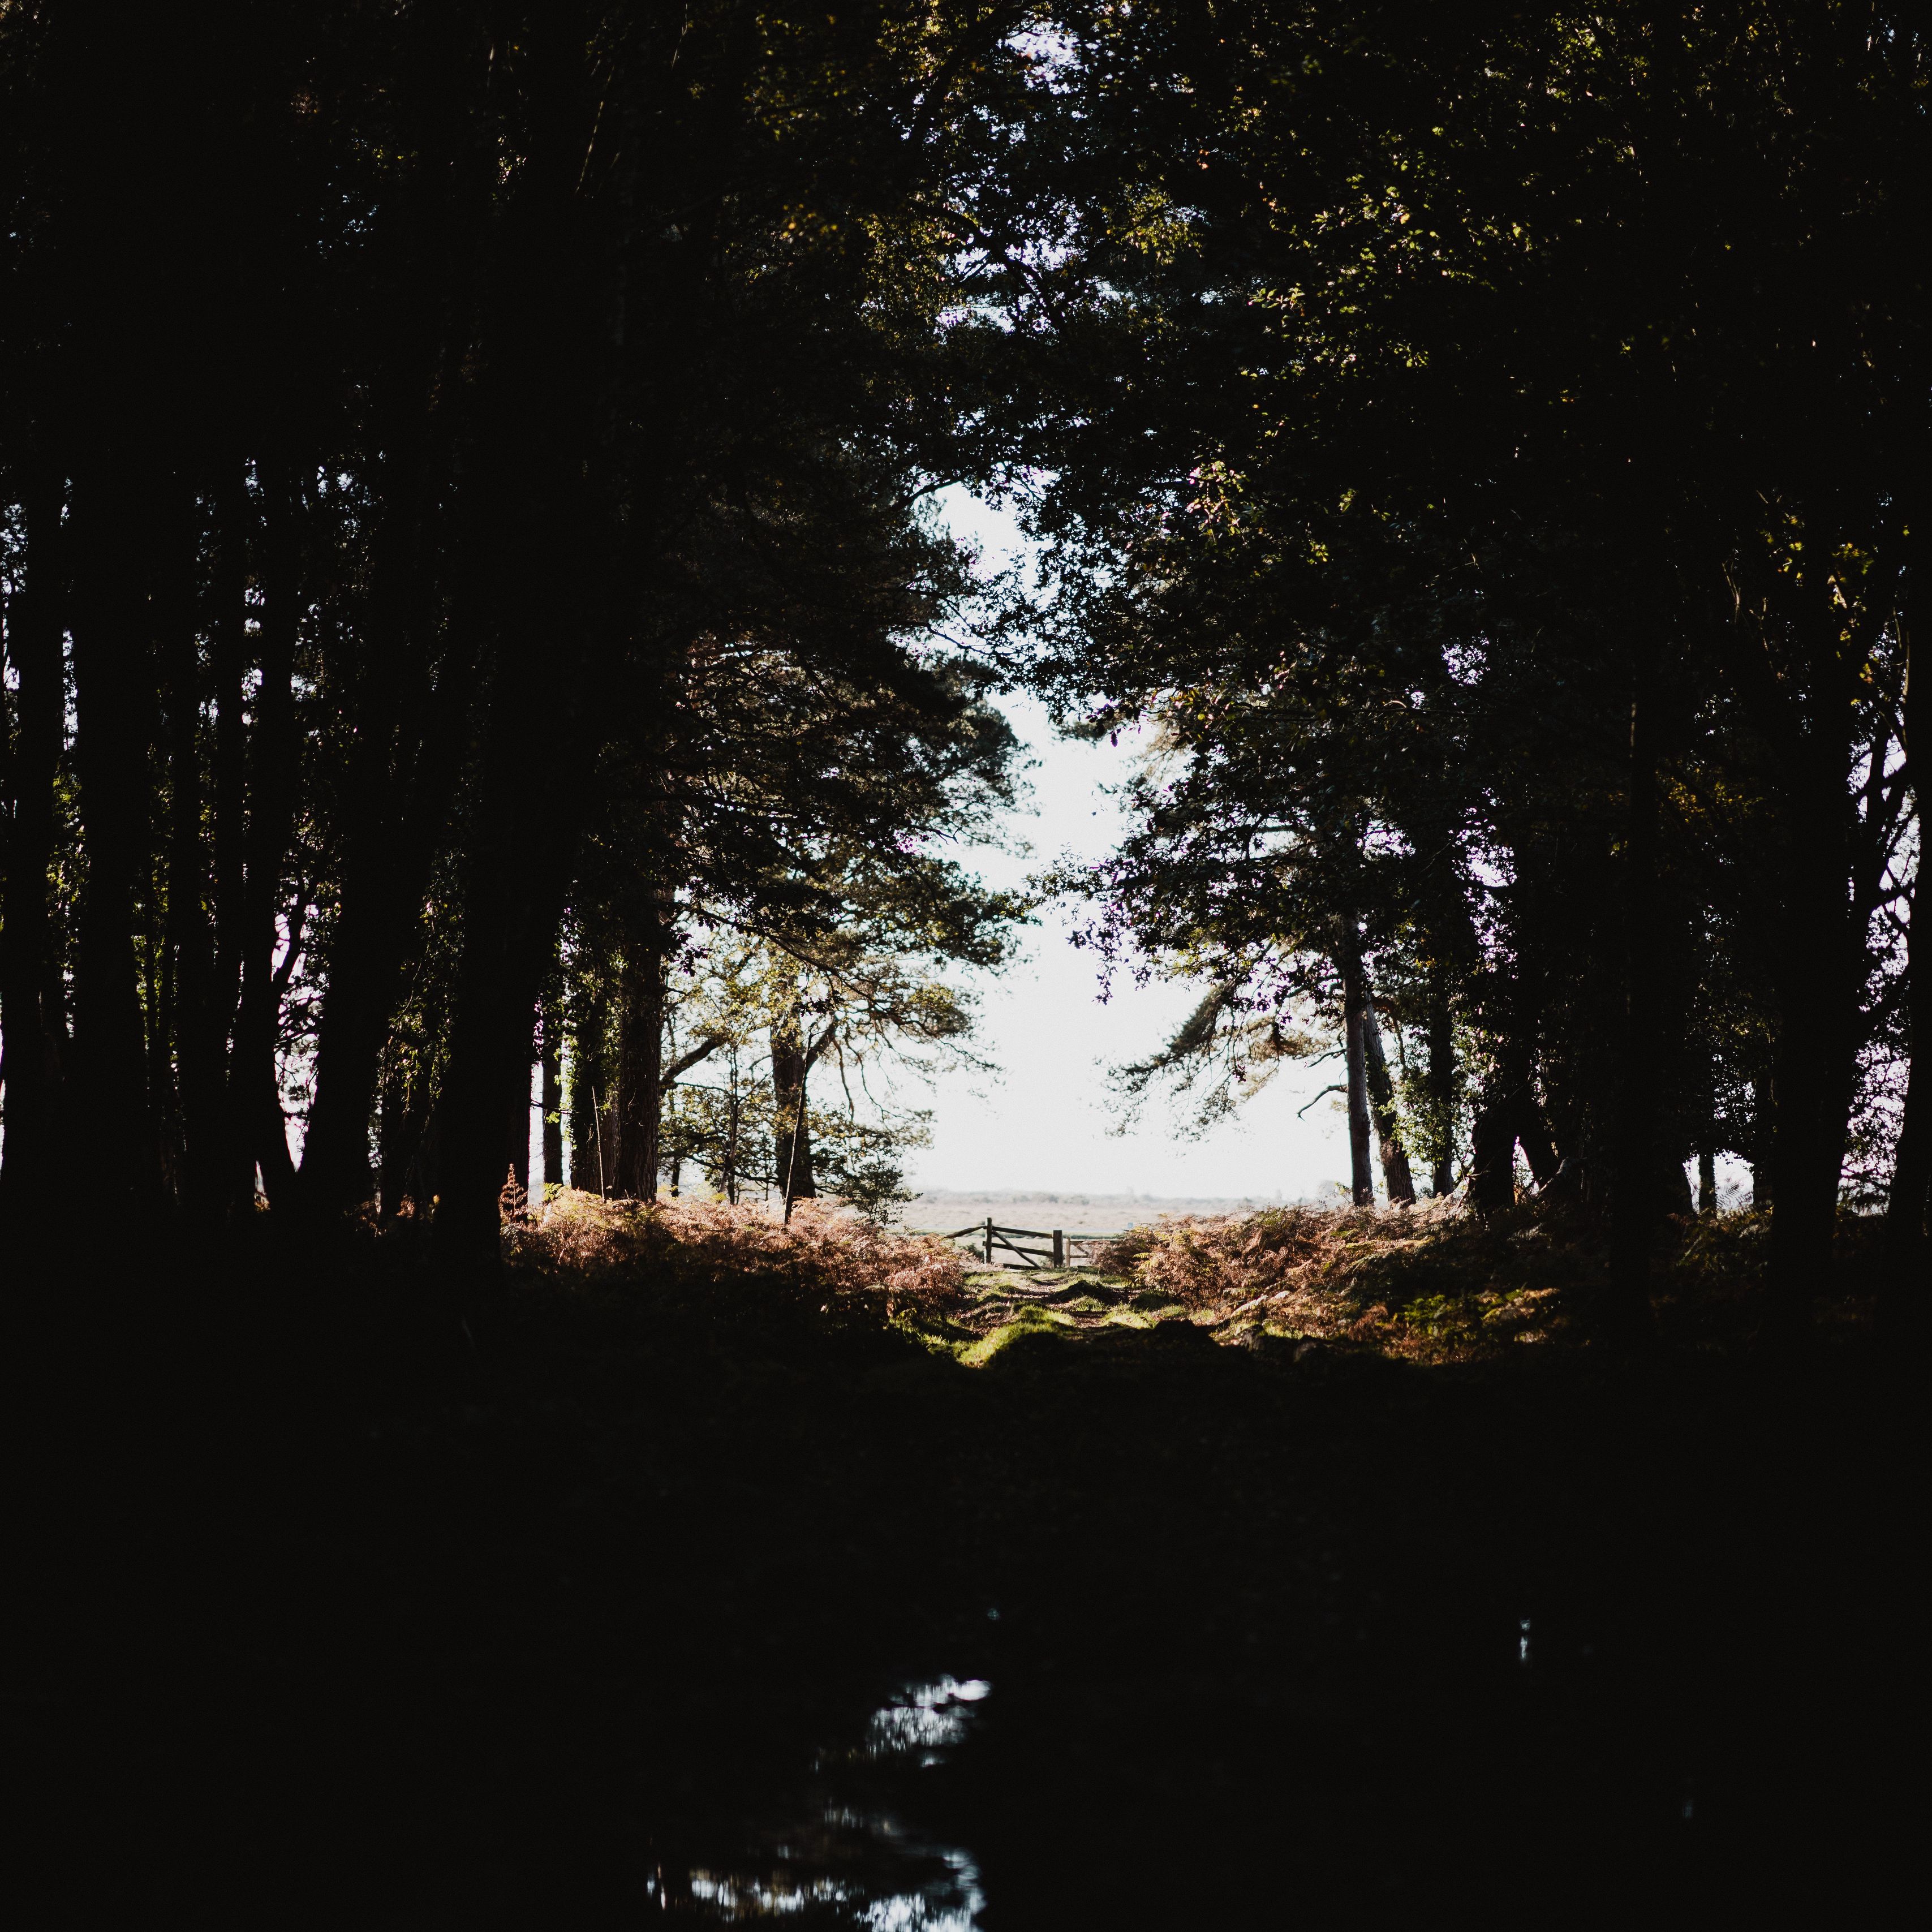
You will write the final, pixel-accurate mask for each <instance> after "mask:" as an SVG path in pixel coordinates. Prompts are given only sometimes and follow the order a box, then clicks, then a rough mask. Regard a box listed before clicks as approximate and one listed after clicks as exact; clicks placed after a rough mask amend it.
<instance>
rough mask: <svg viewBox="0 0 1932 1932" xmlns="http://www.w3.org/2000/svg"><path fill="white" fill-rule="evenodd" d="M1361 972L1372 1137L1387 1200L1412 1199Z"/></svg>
mask: <svg viewBox="0 0 1932 1932" xmlns="http://www.w3.org/2000/svg"><path fill="white" fill-rule="evenodd" d="M1361 973H1362V989H1363V1001H1362V1046H1363V1049H1364V1058H1365V1060H1366V1061H1367V1075H1368V1087H1369V1110H1370V1113H1371V1114H1372V1115H1373V1117H1374V1120H1375V1124H1376V1144H1377V1145H1378V1147H1379V1148H1380V1150H1381V1152H1382V1184H1383V1185H1384V1186H1385V1187H1386V1188H1387V1189H1388V1198H1389V1199H1390V1201H1391V1203H1393V1202H1398V1201H1403V1202H1413V1201H1414V1200H1415V1179H1414V1178H1413V1176H1412V1175H1411V1174H1410V1172H1409V1155H1408V1154H1407V1152H1406V1150H1405V1149H1404V1148H1403V1144H1402V1136H1401V1133H1400V1130H1399V1129H1398V1127H1397V1124H1396V1111H1395V1082H1394V1080H1392V1079H1391V1078H1390V1076H1389V1070H1388V1058H1387V1056H1386V1055H1385V1054H1384V1053H1383V1052H1382V1028H1381V1026H1380V1025H1379V1023H1378V1022H1377V1021H1376V1004H1375V1001H1374V1000H1373V998H1371V997H1370V991H1369V984H1368V969H1367V968H1366V967H1364V968H1362V969H1361Z"/></svg>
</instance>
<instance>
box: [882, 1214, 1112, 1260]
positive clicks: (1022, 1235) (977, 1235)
mask: <svg viewBox="0 0 1932 1932" xmlns="http://www.w3.org/2000/svg"><path fill="white" fill-rule="evenodd" d="M906 1232H907V1234H909V1235H937V1236H938V1238H939V1239H940V1240H941V1241H971V1243H972V1244H973V1246H974V1248H975V1249H977V1250H978V1251H979V1254H980V1259H981V1260H982V1261H983V1262H984V1263H985V1264H986V1266H987V1267H989V1268H991V1267H992V1265H993V1250H995V1248H1000V1249H1003V1250H1005V1252H1006V1253H1007V1254H1009V1255H1010V1256H1013V1265H1016V1266H1017V1267H1019V1268H1073V1267H1077V1266H1078V1265H1079V1264H1078V1263H1077V1262H1075V1261H1074V1260H1073V1251H1074V1250H1076V1248H1082V1247H1084V1248H1086V1249H1088V1250H1089V1251H1090V1253H1089V1259H1091V1250H1092V1248H1093V1247H1094V1244H1096V1243H1097V1242H1100V1241H1118V1240H1119V1239H1120V1236H1119V1235H1118V1234H1094V1233H1091V1232H1082V1233H1079V1234H1073V1235H1070V1234H1068V1233H1067V1232H1066V1231H1065V1230H1064V1229H1060V1228H1003V1227H1001V1226H999V1225H998V1223H997V1222H995V1220H993V1218H992V1216H991V1215H990V1214H989V1216H988V1217H986V1220H983V1221H976V1222H974V1224H973V1225H972V1226H971V1227H970V1228H954V1229H938V1228H908V1229H907V1230H906ZM1023 1241H1045V1242H1046V1243H1048V1244H1049V1246H1047V1247H1043V1248H1037V1247H1022V1245H1021V1244H1022V1242H1023Z"/></svg>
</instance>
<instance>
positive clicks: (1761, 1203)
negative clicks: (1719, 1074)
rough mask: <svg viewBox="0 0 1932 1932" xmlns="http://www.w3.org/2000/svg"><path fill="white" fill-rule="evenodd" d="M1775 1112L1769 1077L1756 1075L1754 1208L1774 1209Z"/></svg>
mask: <svg viewBox="0 0 1932 1932" xmlns="http://www.w3.org/2000/svg"><path fill="white" fill-rule="evenodd" d="M1773 1112H1774V1109H1773V1108H1772V1099H1771V1079H1770V1076H1769V1075H1768V1074H1763V1073H1760V1074H1757V1075H1755V1076H1754V1077H1753V1079H1752V1081H1751V1205H1752V1207H1753V1208H1760V1209H1761V1208H1769V1206H1770V1205H1771V1124H1772V1116H1773Z"/></svg>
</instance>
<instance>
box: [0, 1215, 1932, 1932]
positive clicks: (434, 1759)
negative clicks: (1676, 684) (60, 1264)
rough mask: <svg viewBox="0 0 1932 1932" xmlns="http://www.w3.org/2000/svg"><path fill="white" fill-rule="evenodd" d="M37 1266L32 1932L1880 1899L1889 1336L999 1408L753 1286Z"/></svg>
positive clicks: (962, 1383)
mask: <svg viewBox="0 0 1932 1932" xmlns="http://www.w3.org/2000/svg"><path fill="white" fill-rule="evenodd" d="M10 1273H11V1277H12V1278H11V1280H10V1283H9V1292H10V1297H11V1299H10V1303H9V1313H8V1322H9V1329H8V1334H7V1361H6V1371H5V1372H6V1377H7V1387H6V1401H7V1427H8V1433H9V1438H10V1439H9V1442H8V1445H7V1456H8V1460H7V1473H6V1481H7V1498H6V1502H7V1519H8V1523H9V1528H8V1531H7V1544H8V1550H9V1556H8V1564H7V1568H8V1572H9V1576H8V1580H7V1586H6V1596H7V1604H8V1613H9V1625H10V1627H9V1628H8V1629H7V1632H6V1635H5V1650H4V1653H0V1663H4V1676H0V1691H4V1695H5V1706H4V1709H5V1726H6V1746H5V1751H6V1775H7V1789H6V1790H5V1793H4V1816H5V1820H6V1825H5V1829H6V1832H7V1837H8V1839H9V1841H10V1843H9V1848H8V1852H7V1861H8V1867H9V1869H8V1873H7V1879H6V1885H5V1889H6V1891H7V1895H8V1896H9V1897H11V1898H13V1900H16V1901H20V1902H21V1903H22V1904H23V1905H24V1906H25V1910H24V1913H23V1912H20V1911H16V1912H15V1913H13V1915H12V1918H13V1923H15V1924H32V1925H34V1926H43V1925H45V1926H52V1925H64V1924H74V1925H101V1924H113V1923H134V1922H146V1920H147V1918H148V1917H152V1918H155V1919H157V1920H158V1919H160V1918H161V1917H162V1915H165V1916H166V1919H167V1920H168V1921H172V1922H181V1923H194V1924H214V1923H238V1924H255V1925H263V1926H269V1925H272V1926H276V1927H309V1926H316V1927H336V1926H341V1927H443V1926H451V1927H457V1926H460V1927H497V1926H502V1927H523V1926H538V1925H543V1926H561V1927H572V1926H585V1927H598V1926H604V1925H611V1926H618V1925H632V1924H637V1923H639V1922H640V1921H642V1920H643V1918H645V1917H646V1915H647V1914H648V1915H651V1916H653V1917H666V1916H668V1917H673V1918H676V1917H679V1916H682V1917H684V1918H685V1919H686V1920H687V1921H689V1922H694V1923H701V1922H705V1921H713V1922H716V1921H721V1920H723V1919H725V1918H733V1917H735V1918H755V1917H757V1916H761V1915H766V1914H770V1915H782V1916H783V1917H784V1918H785V1920H786V1921H787V1922H788V1923H790V1924H796V1925H801V1926H813V1925H821V1924H822V1925H834V1924H872V1925H875V1926H884V1927H907V1928H910V1927H920V1926H934V1927H938V1926H944V1927H948V1928H962V1932H963V1928H965V1927H967V1926H968V1925H970V1924H976V1923H977V1924H979V1925H980V1926H981V1927H985V1928H987V1932H1012V1928H1018V1927H1036V1926H1038V1927H1048V1926H1052V1927H1088V1926H1091V1927H1121V1926H1142V1925H1148V1926H1175V1927H1220V1926H1231V1927H1239V1926H1248V1925H1256V1926H1276V1925H1279V1926H1284V1927H1286V1926H1301V1925H1327V1924H1342V1923H1353V1922H1361V1921H1372V1922H1394V1923H1414V1924H1433V1923H1440V1922H1443V1916H1444V1915H1445V1913H1446V1912H1448V1911H1449V1910H1451V1909H1454V1908H1462V1909H1464V1910H1469V1911H1475V1912H1481V1913H1482V1914H1483V1915H1484V1916H1485V1918H1487V1921H1488V1922H1490V1923H1492V1924H1496V1923H1502V1924H1538V1925H1558V1924H1561V1925H1566V1926H1567V1925H1576V1924H1596V1923H1604V1924H1669V1923H1676V1922H1683V1923H1686V1924H1691V1923H1697V1924H1729V1923H1733V1922H1745V1921H1756V1922H1764V1923H1775V1922H1778V1921H1779V1920H1780V1919H1781V1918H1784V1917H1785V1916H1787V1915H1790V1914H1793V1913H1796V1912H1822V1913H1823V1914H1824V1915H1826V1920H1827V1921H1828V1922H1835V1923H1838V1924H1870V1923H1876V1922H1878V1914H1877V1911H1876V1906H1877V1903H1878V1901H1879V1900H1887V1901H1888V1908H1887V1912H1886V1916H1890V1915H1891V1912H1893V1911H1894V1910H1895V1909H1896V1906H1895V1905H1894V1904H1892V1903H1891V1902H1890V1901H1891V1900H1894V1899H1896V1898H1897V1897H1898V1896H1900V1894H1899V1892H1898V1890H1897V1888H1898V1885H1899V1884H1900V1877H1901V1873H1902V1872H1903V1870H1904V1868H1905V1866H1904V1861H1905V1858H1906V1853H1907V1852H1909V1849H1910V1846H1911V1839H1912V1835H1913V1834H1914V1833H1915V1830H1916V1823H1915V1820H1911V1819H1909V1818H1908V1817H1906V1812H1905V1807H1906V1802H1907V1800H1908V1797H1909V1787H1910V1786H1911V1785H1912V1784H1914V1783H1915V1778H1912V1777H1911V1776H1909V1775H1904V1774H1903V1773H1902V1772H1901V1769H1900V1767H1901V1763H1902V1761H1903V1760H1905V1758H1906V1754H1907V1752H1908V1751H1909V1748H1910V1746H1911V1744H1912V1739H1910V1738H1909V1736H1908V1735H1907V1732H1906V1718H1905V1713H1906V1710H1907V1708H1908V1706H1909V1705H1910V1704H1912V1703H1915V1696H1916V1691H1915V1684H1916V1679H1917V1676H1918V1670H1919V1665H1918V1654H1919V1652H1918V1643H1917V1640H1916V1631H1915V1628H1911V1627H1909V1625H1908V1611H1907V1608H1906V1604H1905V1602H1904V1590H1903V1575H1904V1574H1905V1569H1906V1563H1907V1561H1908V1556H1907V1548H1908V1545H1909V1542H1910V1541H1915V1535H1914V1532H1913V1527H1912V1526H1913V1524H1914V1523H1915V1515H1916V1512H1915V1509H1914V1508H1912V1506H1911V1505H1909V1503H1908V1502H1907V1501H1906V1496H1905V1475H1904V1472H1906V1471H1907V1470H1909V1469H1910V1468H1911V1466H1912V1463H1911V1461H1910V1460H1908V1457H1907V1434H1908V1430H1907V1423H1908V1418H1907V1416H1906V1415H1905V1413H1904V1412H1903V1408H1902V1403H1903V1400H1905V1394H1906V1391H1907V1390H1908V1389H1909V1388H1910V1387H1911V1386H1912V1382H1911V1379H1910V1378H1909V1376H1908V1375H1907V1374H1906V1373H1903V1372H1900V1370H1897V1368H1896V1367H1892V1368H1888V1367H1885V1365H1882V1364H1879V1363H1877V1362H1876V1361H1873V1360H1872V1359H1870V1358H1869V1357H1868V1356H1867V1355H1866V1354H1865V1353H1864V1352H1862V1350H1861V1347H1860V1346H1859V1345H1858V1344H1857V1343H1855V1342H1854V1343H1843V1342H1839V1343H1835V1344H1834V1345H1832V1346H1831V1347H1829V1348H1828V1349H1823V1350H1821V1352H1820V1355H1818V1357H1817V1359H1816V1360H1815V1361H1814V1362H1812V1363H1811V1364H1810V1365H1809V1366H1808V1367H1806V1368H1805V1369H1803V1370H1798V1371H1790V1370H1787V1371H1784V1372H1782V1373H1781V1374H1779V1375H1778V1376H1775V1377H1772V1376H1766V1375H1763V1374H1760V1373H1757V1372H1754V1371H1753V1370H1751V1369H1749V1368H1748V1367H1741V1366H1738V1365H1736V1364H1730V1363H1728V1362H1727V1361H1724V1360H1723V1359H1721V1358H1717V1357H1715V1356H1712V1357H1699V1358H1671V1359H1665V1360H1661V1361H1655V1362H1652V1363H1650V1364H1645V1365H1643V1366H1638V1367H1625V1366H1619V1365H1617V1364H1613V1363H1609V1362H1606V1361H1603V1360H1601V1359H1600V1358H1597V1357H1595V1356H1594V1355H1592V1353H1591V1352H1589V1351H1588V1350H1583V1351H1578V1352H1571V1353H1568V1354H1565V1355H1544V1354H1539V1353H1538V1352H1535V1351H1532V1350H1528V1349H1526V1350H1525V1351H1524V1352H1523V1353H1524V1355H1525V1358H1526V1359H1524V1360H1523V1361H1521V1362H1520V1363H1514V1364H1508V1365H1507V1366H1506V1367H1488V1368H1484V1369H1463V1370H1441V1369H1438V1370H1420V1369H1416V1368H1413V1367H1404V1366H1401V1365H1399V1364H1391V1363H1389V1362H1386V1361H1382V1360H1380V1359H1378V1358H1373V1357H1350V1356H1348V1355H1336V1354H1333V1353H1330V1354H1323V1353H1321V1352H1316V1353H1313V1354H1311V1355H1308V1356H1307V1357H1306V1358H1304V1360H1302V1361H1300V1362H1299V1363H1298V1362H1296V1361H1295V1359H1294V1356H1293V1352H1292V1349H1286V1348H1283V1349H1278V1350H1277V1349H1275V1348H1274V1347H1273V1346H1271V1347H1269V1348H1268V1349H1265V1350H1262V1351H1260V1352H1256V1351H1252V1350H1247V1349H1223V1348H1217V1347H1216V1346H1214V1345H1213V1344H1212V1343H1210V1342H1208V1341H1207V1340H1205V1339H1202V1338H1201V1337H1198V1336H1196V1335H1195V1334H1191V1333H1190V1332H1187V1331H1184V1330H1181V1329H1179V1328H1163V1329H1161V1330H1160V1331H1155V1332H1154V1333H1152V1334H1131V1333H1125V1332H1123V1333H1121V1334H1118V1335H1106V1336H1101V1337H1096V1338H1089V1339H1085V1340H1080V1341H1079V1342H1069V1341H1067V1340H1057V1339H1055V1338H1054V1337H1039V1338H1037V1339H1030V1340H1025V1341H1022V1342H1021V1343H1016V1344H1015V1345H1014V1346H1012V1347H1010V1348H1009V1349H1006V1350H1005V1351H1004V1352H1002V1353H1001V1354H1000V1355H998V1356H997V1357H996V1358H995V1359H994V1361H992V1364H990V1365H989V1367H986V1368H985V1369H983V1370H969V1369H966V1368H963V1367H960V1366H959V1365H957V1364H955V1363H953V1362H952V1361H947V1360H945V1359H942V1358H939V1357H937V1356H935V1355H932V1354H931V1353H930V1352H927V1351H926V1350H925V1349H922V1348H921V1347H920V1346H919V1345H918V1344H917V1343H916V1342H913V1341H911V1340H907V1338H905V1337H902V1336H899V1335H896V1334H892V1333H889V1332H885V1331H880V1330H879V1329H877V1328H874V1327H871V1326H869V1325H867V1324H866V1323H865V1322H860V1321H856V1320H852V1319H840V1318H838V1317H834V1318H832V1319H829V1320H825V1319H818V1317H817V1310H816V1308H815V1307H809V1306H807V1305H806V1304H805V1302H803V1301H800V1300H799V1298H797V1297H796V1296H793V1297H792V1298H790V1299H789V1300H784V1299H782V1298H781V1300H779V1301H773V1300H772V1298H770V1297H769V1296H768V1295H763V1293H762V1292H754V1291H753V1290H751V1289H747V1290H746V1291H745V1292H743V1293H742V1294H734V1293H724V1292H721V1293H719V1294H718V1295H715V1296H712V1297H709V1298H702V1297H699V1298H694V1297H692V1296H691V1295H678V1294H668V1293H660V1292H657V1291H656V1290H655V1289H653V1288H652V1286H650V1285H649V1284H647V1283H646V1284H634V1285H632V1286H630V1287H628V1288H626V1289H622V1290H611V1291H599V1292H595V1293H592V1292H586V1291H584V1290H582V1289H559V1288H557V1287H556V1286H544V1285H542V1284H532V1283H524V1284H522V1285H520V1286H519V1285H515V1284H513V1285H511V1286H509V1287H508V1288H507V1289H503V1290H502V1291H499V1292H494V1293H493V1294H492V1295H490V1296H489V1297H488V1298H487V1299H486V1300H485V1301H483V1302H482V1303H481V1304H480V1305H472V1306H471V1307H470V1309H469V1313H468V1315H467V1316H466V1319H464V1320H459V1319H458V1317H457V1316H456V1315H455V1313H453V1312H452V1309H451V1308H450V1307H449V1305H448V1304H446V1303H443V1302H442V1301H440V1300H439V1299H438V1298H437V1297H435V1296H434V1295H430V1294H429V1293H428V1292H427V1291H426V1290H425V1289H424V1288H423V1286H422V1283H421V1282H420V1281H419V1280H418V1279H417V1277H416V1276H415V1275H414V1274H413V1272H412V1271H411V1269H410V1266H409V1265H407V1262H404V1261H402V1260H400V1259H390V1260H383V1259H381V1258H380V1257H377V1258H373V1259H372V1258H371V1257H370V1256H368V1255H356V1254H352V1253H347V1252H345V1253H342V1254H339V1255H335V1256H329V1255H326V1254H319V1253H314V1252H311V1253H307V1254H306V1255H305V1256H302V1257H301V1258H300V1259H297V1258H296V1257H292V1256H290V1255H287V1254H286V1253H271V1252H269V1251H267V1250H264V1251H263V1252H262V1253H257V1254H254V1255H251V1256H228V1257H226V1258H223V1259H221V1260H220V1261H218V1262H202V1263H199V1264H196V1265H194V1266H191V1267H190V1266H188V1265H185V1264H184V1265H180V1266H178V1267H176V1268H172V1269H171V1270H169V1271H163V1272H159V1273H157V1271H155V1270H154V1268H153V1267H152V1266H151V1265H150V1266H149V1268H147V1269H146V1270H145V1271H142V1270H138V1269H133V1268H129V1267H127V1266H126V1265H122V1266H121V1267H119V1268H110V1269H107V1270H105V1271H102V1274H101V1280H98V1281H96V1280H76V1279H73V1278H72V1273H73V1271H68V1272H67V1274H66V1275H65V1277H64V1276H63V1274H62V1271H61V1270H59V1269H58V1268H55V1267H53V1265H51V1264H49V1265H45V1266H43V1267H41V1268H38V1269H36V1270H34V1271H31V1279H29V1277H28V1275H26V1274H23V1272H22V1271H20V1269H18V1268H16V1269H15V1270H13V1271H10ZM265 1283H272V1284H273V1286H264V1284H265ZM874 1713H879V1714H880V1715H877V1716H874V1715H873V1714H874ZM1906 1895H1909V1893H1908V1894H1906ZM136 1910H138V1911H139V1912H142V1918H141V1920H139V1921H136V1920H135V1919H133V1918H130V1917H128V1916H127V1914H128V1913H129V1912H130V1911H136Z"/></svg>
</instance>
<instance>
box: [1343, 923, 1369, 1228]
mask: <svg viewBox="0 0 1932 1932" xmlns="http://www.w3.org/2000/svg"><path fill="white" fill-rule="evenodd" d="M1339 951H1340V955H1341V956H1340V959H1338V961H1337V965H1339V966H1340V968H1341V972H1342V1025H1343V1045H1344V1050H1345V1052H1346V1056H1347V1060H1348V1069H1349V1187H1350V1191H1351V1193H1352V1195H1353V1196H1354V1199H1355V1205H1356V1206H1357V1207H1358V1208H1372V1207H1373V1206H1374V1205H1375V1199H1376V1179H1375V1173H1374V1171H1373V1169H1372V1168H1371V1167H1370V1165H1369V1076H1368V1055H1367V1048H1366V1046H1365V1045H1364V1032H1365V1031H1366V1029H1365V1027H1364V1016H1365V1014H1366V1013H1367V1006H1368V1001H1367V995H1366V993H1365V992H1364V987H1363V984H1362V957H1361V938H1360V935H1358V932H1357V930H1356V927H1355V920H1354V918H1353V917H1352V916H1350V917H1349V918H1346V919H1344V920H1343V929H1342V944H1341V946H1340V948H1339Z"/></svg>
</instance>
